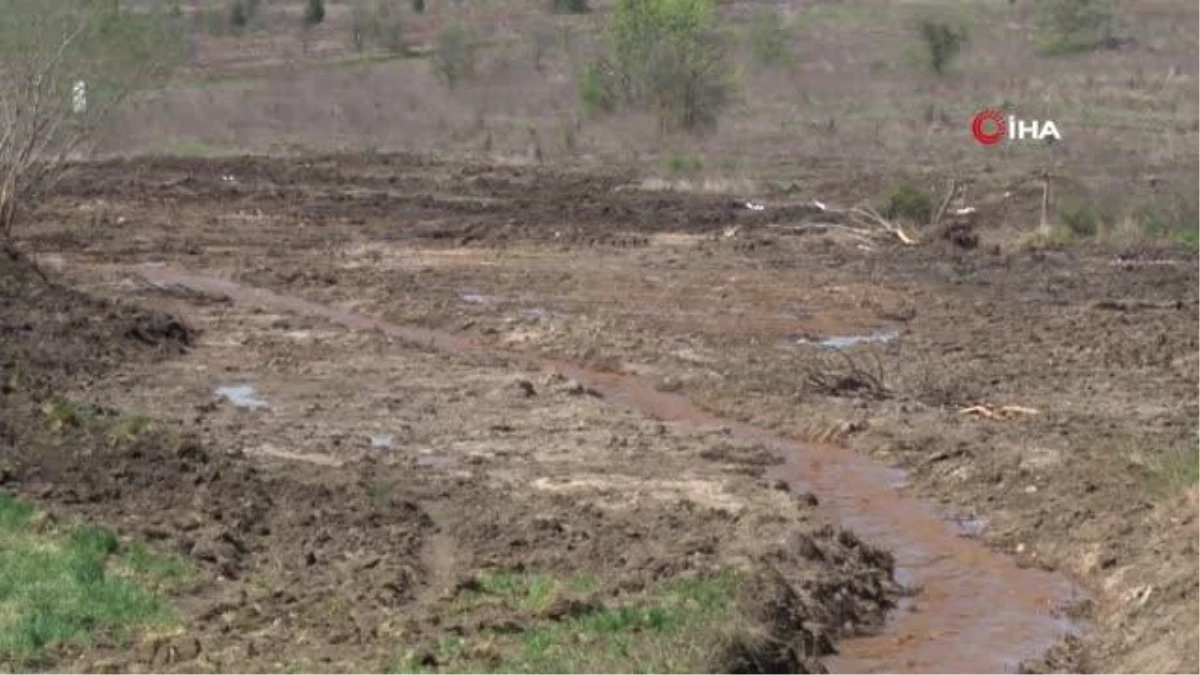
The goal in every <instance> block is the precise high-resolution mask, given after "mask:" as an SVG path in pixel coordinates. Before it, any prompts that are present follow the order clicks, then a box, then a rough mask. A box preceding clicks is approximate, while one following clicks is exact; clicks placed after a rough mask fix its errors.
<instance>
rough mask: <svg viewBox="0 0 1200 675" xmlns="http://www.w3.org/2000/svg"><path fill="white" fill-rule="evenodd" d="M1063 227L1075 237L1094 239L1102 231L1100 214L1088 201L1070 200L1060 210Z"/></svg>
mask: <svg viewBox="0 0 1200 675" xmlns="http://www.w3.org/2000/svg"><path fill="white" fill-rule="evenodd" d="M1058 218H1059V220H1060V221H1061V222H1062V226H1063V227H1064V228H1066V230H1067V232H1069V233H1070V234H1071V235H1073V236H1074V237H1078V238H1088V237H1094V236H1096V234H1097V233H1098V232H1099V231H1100V220H1101V219H1100V212H1099V210H1098V209H1097V208H1096V207H1095V206H1093V205H1092V204H1089V203H1088V202H1086V201H1077V200H1068V201H1066V202H1064V203H1063V204H1062V205H1061V206H1059V208H1058Z"/></svg>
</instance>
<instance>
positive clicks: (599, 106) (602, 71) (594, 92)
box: [579, 61, 618, 116]
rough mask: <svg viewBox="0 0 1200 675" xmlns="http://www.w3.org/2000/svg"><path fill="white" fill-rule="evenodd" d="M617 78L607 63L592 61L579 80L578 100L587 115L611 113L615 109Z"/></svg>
mask: <svg viewBox="0 0 1200 675" xmlns="http://www.w3.org/2000/svg"><path fill="white" fill-rule="evenodd" d="M617 89H618V85H617V78H616V75H615V73H613V70H612V66H611V65H609V63H608V62H607V61H594V62H592V63H591V64H589V65H588V67H587V70H585V71H584V72H583V76H582V77H580V78H579V99H580V101H582V103H583V111H584V113H586V114H588V115H593V116H594V115H599V114H601V113H607V112H612V111H613V110H614V109H616V107H617Z"/></svg>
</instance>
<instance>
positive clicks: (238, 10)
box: [229, 0, 250, 31]
mask: <svg viewBox="0 0 1200 675" xmlns="http://www.w3.org/2000/svg"><path fill="white" fill-rule="evenodd" d="M249 23H250V12H249V10H248V9H246V3H245V2H243V0H233V2H230V3H229V25H230V26H232V27H233V29H234V31H241V30H244V29H245V28H246V26H247V25H248V24H249Z"/></svg>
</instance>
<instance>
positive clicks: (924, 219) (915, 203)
mask: <svg viewBox="0 0 1200 675" xmlns="http://www.w3.org/2000/svg"><path fill="white" fill-rule="evenodd" d="M884 215H885V216H887V217H888V218H889V219H895V218H905V219H908V220H910V221H912V222H914V223H922V224H924V223H928V222H929V221H930V219H932V218H933V202H932V200H930V198H929V195H927V194H925V192H924V191H922V190H920V189H919V188H916V187H914V186H912V185H908V184H904V185H900V186H899V187H897V188H895V189H894V190H892V191H891V192H890V193H889V194H888V199H887V206H886V207H885V208H884Z"/></svg>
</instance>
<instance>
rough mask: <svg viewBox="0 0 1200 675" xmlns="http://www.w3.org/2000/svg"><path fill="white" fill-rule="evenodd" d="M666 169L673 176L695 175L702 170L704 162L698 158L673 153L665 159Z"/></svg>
mask: <svg viewBox="0 0 1200 675" xmlns="http://www.w3.org/2000/svg"><path fill="white" fill-rule="evenodd" d="M666 169H667V171H669V172H671V173H675V174H695V173H699V172H701V171H703V170H704V162H703V161H701V160H700V158H699V157H694V156H692V155H687V154H681V153H674V154H672V155H671V156H669V157H667V160H666Z"/></svg>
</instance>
